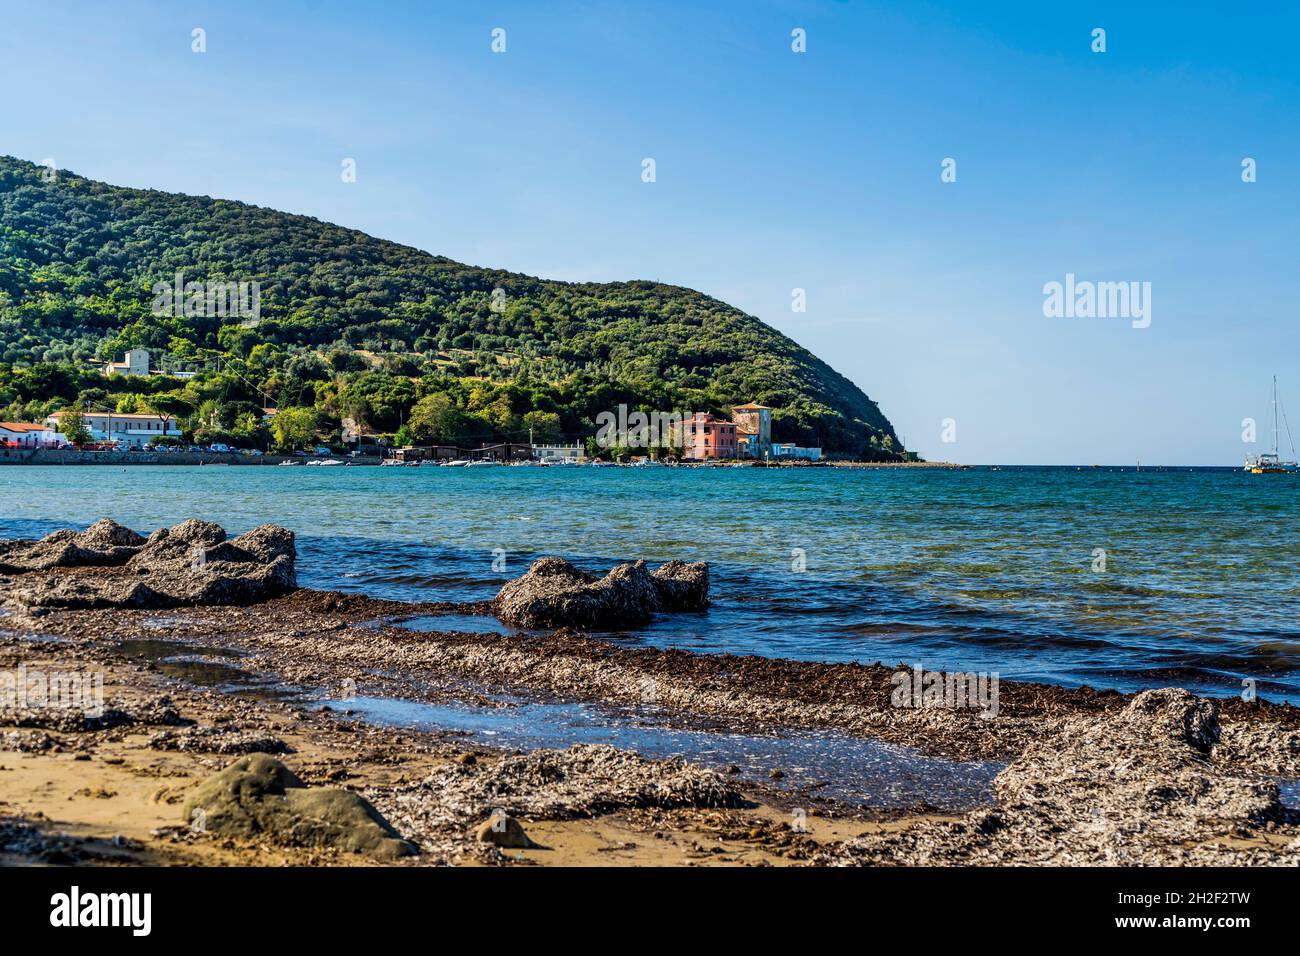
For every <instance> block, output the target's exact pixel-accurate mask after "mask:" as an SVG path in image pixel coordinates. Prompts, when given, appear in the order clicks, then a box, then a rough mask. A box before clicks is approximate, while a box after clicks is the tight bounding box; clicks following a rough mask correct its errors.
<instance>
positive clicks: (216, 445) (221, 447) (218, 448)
mask: <svg viewBox="0 0 1300 956" xmlns="http://www.w3.org/2000/svg"><path fill="white" fill-rule="evenodd" d="M208 451H215V452H219V453H221V454H223V455H225V454H228V453H229V452H230V446H229V445H226V444H223V443H222V442H219V441H217V442H213V443H212V445H211V447H209V448H208Z"/></svg>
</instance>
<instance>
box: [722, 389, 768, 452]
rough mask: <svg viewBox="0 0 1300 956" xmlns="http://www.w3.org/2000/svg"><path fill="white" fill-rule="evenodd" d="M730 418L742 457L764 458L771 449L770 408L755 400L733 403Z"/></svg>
mask: <svg viewBox="0 0 1300 956" xmlns="http://www.w3.org/2000/svg"><path fill="white" fill-rule="evenodd" d="M731 419H732V421H734V422H735V423H736V439H737V444H738V445H739V446H740V452H741V456H742V457H749V458H766V457H767V456H768V453H769V452H771V450H772V409H770V408H768V407H767V406H766V405H759V404H758V403H757V402H747V403H745V404H744V405H735V406H733V407H732V409H731Z"/></svg>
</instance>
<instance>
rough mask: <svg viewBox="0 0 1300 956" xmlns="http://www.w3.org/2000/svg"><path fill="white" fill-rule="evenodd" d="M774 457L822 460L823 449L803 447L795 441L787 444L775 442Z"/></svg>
mask: <svg viewBox="0 0 1300 956" xmlns="http://www.w3.org/2000/svg"><path fill="white" fill-rule="evenodd" d="M772 457H773V458H785V459H791V458H794V459H802V460H804V461H821V460H822V450H821V449H820V448H801V447H800V446H798V445H796V444H794V443H793V442H790V443H787V444H779V443H778V444H774V445H773V446H772Z"/></svg>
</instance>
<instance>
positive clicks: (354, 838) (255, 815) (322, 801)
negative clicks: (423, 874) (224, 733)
mask: <svg viewBox="0 0 1300 956" xmlns="http://www.w3.org/2000/svg"><path fill="white" fill-rule="evenodd" d="M185 822H186V823H188V824H189V825H190V826H191V827H193V828H194V829H196V830H199V831H202V832H205V833H217V834H220V835H223V836H230V837H238V838H240V839H270V840H273V841H274V842H276V843H280V844H283V845H285V846H299V847H330V848H333V849H338V850H348V851H350V852H353V853H362V854H365V855H366V856H369V857H372V858H374V859H378V860H395V859H398V858H400V857H403V856H410V855H411V854H413V853H415V852H416V850H415V847H414V845H412V844H411V843H409V842H407V841H406V840H403V839H402V838H401V837H400V836H399V835H398V833H397V831H396V830H394V829H393V827H392V826H391V825H390V824H389V823H388V821H387V820H385V819H384V818H383V817H382V816H380V815H379V811H377V810H376V809H375V808H374V807H372V806H371V805H370V803H369V802H368V801H367V800H366V799H365V798H363V797H361V796H359V795H358V794H355V793H352V792H351V791H348V790H336V789H332V788H328V787H308V786H306V785H305V784H304V783H303V782H302V781H301V780H299V779H298V778H297V777H296V776H295V775H294V774H293V773H292V772H291V771H290V770H289V768H288V767H286V766H285V765H284V764H283V763H282V762H280V761H279V760H276V759H275V758H274V757H269V756H267V755H266V754H261V753H258V754H251V755H249V756H247V757H241V758H240V759H238V760H236V761H235V762H234V763H232V764H231V765H230V766H228V767H227V768H226V769H225V770H222V771H221V772H220V773H218V774H216V775H215V776H212V777H209V778H208V779H207V780H206V781H204V782H203V783H202V784H200V785H199V787H198V789H197V790H196V791H195V792H194V795H193V796H191V797H190V799H189V800H188V801H186V803H185Z"/></svg>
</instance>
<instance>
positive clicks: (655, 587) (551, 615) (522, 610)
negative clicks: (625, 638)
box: [492, 557, 709, 630]
mask: <svg viewBox="0 0 1300 956" xmlns="http://www.w3.org/2000/svg"><path fill="white" fill-rule="evenodd" d="M708 604H709V566H708V565H707V564H705V563H704V562H697V563H693V564H690V563H687V562H684V561H675V560H674V561H669V562H667V563H666V564H663V565H661V566H660V567H659V568H657V569H656V570H655V571H654V572H653V573H652V572H651V571H650V570H649V569H648V567H647V565H646V563H645V562H644V561H637V562H635V563H633V564H620V565H617V566H616V567H614V568H613V569H612V570H611V571H610V572H609V573H608V574H606V575H605V576H604V577H603V578H597V577H595V576H594V575H591V574H587V573H586V572H584V571H580V570H579V569H577V568H575V567H574V566H573V565H572V564H570V563H569V562H568V561H566V560H564V559H563V558H556V557H550V558H539V559H538V560H536V561H534V562H533V563H532V565H531V566H529V568H528V571H527V573H525V574H524V575H523V576H522V577H519V578H516V579H515V580H513V581H510V582H508V583H507V584H506V585H505V586H504V587H503V588H502V589H501V591H500V592H499V593H498V594H497V596H496V599H495V600H494V601H493V602H492V608H493V611H494V612H495V613H496V615H497V617H499V618H500V619H501V620H502V621H504V622H506V623H507V624H512V625H514V626H515V627H526V628H547V627H577V628H586V629H594V630H602V629H618V628H628V627H640V626H642V625H644V624H647V623H649V621H650V619H651V618H652V617H653V616H654V615H655V614H656V613H658V612H661V611H702V610H704V609H705V608H707V607H708Z"/></svg>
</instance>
